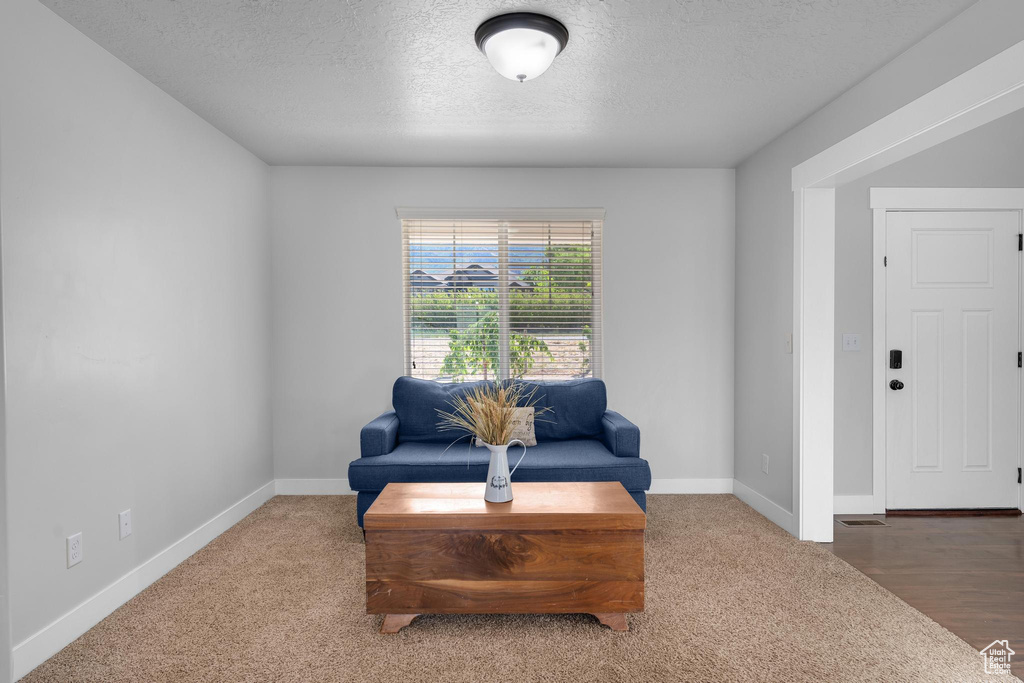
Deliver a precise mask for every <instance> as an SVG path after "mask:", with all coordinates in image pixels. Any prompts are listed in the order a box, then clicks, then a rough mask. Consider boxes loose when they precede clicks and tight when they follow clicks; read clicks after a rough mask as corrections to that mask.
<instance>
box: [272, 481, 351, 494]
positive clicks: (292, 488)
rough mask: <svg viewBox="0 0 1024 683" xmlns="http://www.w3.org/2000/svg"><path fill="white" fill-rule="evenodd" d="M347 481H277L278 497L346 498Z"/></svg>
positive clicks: (348, 489)
mask: <svg viewBox="0 0 1024 683" xmlns="http://www.w3.org/2000/svg"><path fill="white" fill-rule="evenodd" d="M353 494H355V491H353V490H352V489H350V488H349V486H348V479H278V480H277V495H279V496H348V495H353Z"/></svg>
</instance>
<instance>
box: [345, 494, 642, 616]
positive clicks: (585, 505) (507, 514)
mask: <svg viewBox="0 0 1024 683" xmlns="http://www.w3.org/2000/svg"><path fill="white" fill-rule="evenodd" d="M512 488H513V493H514V494H515V499H514V500H513V501H512V502H511V503H488V502H486V501H484V485H483V484H388V485H387V486H386V487H385V488H384V491H383V492H382V493H381V494H380V496H379V497H378V498H377V500H376V501H374V503H373V505H371V506H370V509H369V510H367V512H366V515H365V517H364V518H363V528H364V529H365V531H366V612H367V614H384V615H385V617H384V624H383V625H382V626H381V633H397V632H398V631H399V629H401V628H402V627H404V626H408V625H409V623H410V622H412V620H413V619H415V618H416V617H417V616H419V615H420V614H505V613H533V614H538V613H540V614H551V613H575V612H583V613H590V614H593V615H594V616H596V617H597V618H598V619H599V620H600V621H601V623H603V624H606V625H607V626H610V627H611V628H612V629H614V630H616V631H625V630H627V628H628V626H627V624H626V613H627V612H641V611H643V609H644V528H645V527H646V525H647V518H646V516H645V515H644V512H643V510H641V509H640V506H638V505H637V504H636V502H635V501H634V500H633V498H632V497H631V496H630V495H629V494H628V493H627V492H626V490H625V489H624V488H622V484H619V483H618V482H559V483H518V484H515V483H514V484H513V485H512Z"/></svg>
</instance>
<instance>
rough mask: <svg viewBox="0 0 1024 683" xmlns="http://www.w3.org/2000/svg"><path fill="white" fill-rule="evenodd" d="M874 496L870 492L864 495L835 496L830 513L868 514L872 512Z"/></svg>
mask: <svg viewBox="0 0 1024 683" xmlns="http://www.w3.org/2000/svg"><path fill="white" fill-rule="evenodd" d="M874 507H875V497H874V496H872V495H871V494H870V493H869V494H868V495H866V496H836V497H835V499H834V502H833V504H832V513H833V514H836V515H870V514H873V513H874Z"/></svg>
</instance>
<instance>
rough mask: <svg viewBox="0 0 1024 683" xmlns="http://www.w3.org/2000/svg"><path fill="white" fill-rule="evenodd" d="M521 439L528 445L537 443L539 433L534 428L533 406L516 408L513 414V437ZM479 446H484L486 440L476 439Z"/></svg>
mask: <svg viewBox="0 0 1024 683" xmlns="http://www.w3.org/2000/svg"><path fill="white" fill-rule="evenodd" d="M512 439H519V440H520V441H522V442H523V443H524V444H526V445H527V446H536V445H537V434H536V432H535V431H534V429H533V407H532V406H531V407H529V408H516V409H515V412H514V413H513V415H512V437H511V438H510V439H509V440H510V441H511V440H512ZM476 445H477V447H482V446H483V445H484V442H483V441H481V440H480V439H476Z"/></svg>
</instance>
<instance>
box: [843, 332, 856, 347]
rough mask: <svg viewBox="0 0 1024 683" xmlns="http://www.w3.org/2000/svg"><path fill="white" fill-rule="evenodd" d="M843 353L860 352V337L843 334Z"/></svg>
mask: <svg viewBox="0 0 1024 683" xmlns="http://www.w3.org/2000/svg"><path fill="white" fill-rule="evenodd" d="M843 351H860V335H859V334H844V335H843Z"/></svg>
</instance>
